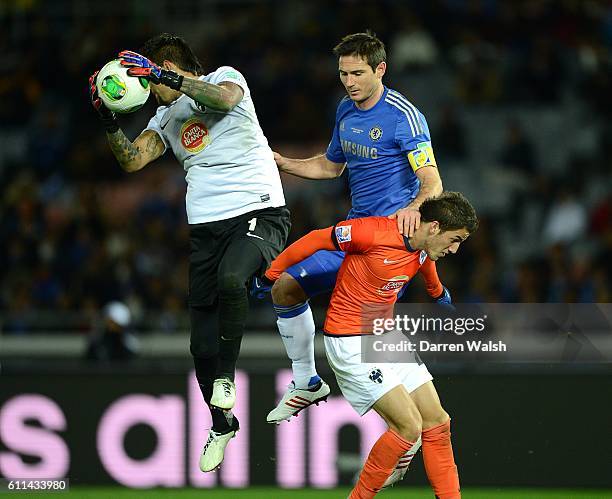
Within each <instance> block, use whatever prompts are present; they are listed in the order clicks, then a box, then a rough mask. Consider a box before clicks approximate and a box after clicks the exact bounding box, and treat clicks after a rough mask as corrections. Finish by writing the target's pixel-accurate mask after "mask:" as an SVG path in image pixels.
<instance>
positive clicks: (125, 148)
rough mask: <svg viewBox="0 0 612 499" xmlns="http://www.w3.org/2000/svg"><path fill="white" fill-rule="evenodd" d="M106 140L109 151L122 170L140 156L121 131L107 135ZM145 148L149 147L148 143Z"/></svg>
mask: <svg viewBox="0 0 612 499" xmlns="http://www.w3.org/2000/svg"><path fill="white" fill-rule="evenodd" d="M106 138H107V139H108V143H109V145H110V148H111V151H113V154H114V155H115V158H117V161H119V164H120V165H121V168H123V169H127V166H128V165H129V164H130V163H131V162H133V161H134V160H135V159H136V158H137V157H138V155H139V154H140V151H139V150H138V148H137V147H135V146H134V144H132V143H131V142H130V140H129V139H128V138H127V137H126V136H125V134H124V133H123V132H122V131H121V130H117V131H116V132H115V133H107V134H106ZM147 147H150V141H149V142H147Z"/></svg>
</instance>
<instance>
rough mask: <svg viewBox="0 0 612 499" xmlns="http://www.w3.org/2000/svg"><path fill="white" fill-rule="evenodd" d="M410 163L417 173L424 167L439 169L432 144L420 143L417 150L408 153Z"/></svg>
mask: <svg viewBox="0 0 612 499" xmlns="http://www.w3.org/2000/svg"><path fill="white" fill-rule="evenodd" d="M408 162H409V163H410V166H411V167H412V170H413V171H415V172H416V171H417V170H420V169H421V168H423V167H424V166H433V167H437V166H438V165H437V164H436V158H435V157H434V153H433V149H432V147H431V142H419V143H418V144H417V147H416V149H414V150H412V151H410V152H409V153H408Z"/></svg>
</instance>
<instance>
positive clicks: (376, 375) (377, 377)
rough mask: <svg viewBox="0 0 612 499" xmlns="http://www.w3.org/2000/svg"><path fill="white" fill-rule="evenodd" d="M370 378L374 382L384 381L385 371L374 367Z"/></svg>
mask: <svg viewBox="0 0 612 499" xmlns="http://www.w3.org/2000/svg"><path fill="white" fill-rule="evenodd" d="M370 379H371V380H372V381H373V382H374V383H379V384H380V383H382V382H383V373H382V371H381V370H380V369H378V368H376V369H372V370H371V371H370Z"/></svg>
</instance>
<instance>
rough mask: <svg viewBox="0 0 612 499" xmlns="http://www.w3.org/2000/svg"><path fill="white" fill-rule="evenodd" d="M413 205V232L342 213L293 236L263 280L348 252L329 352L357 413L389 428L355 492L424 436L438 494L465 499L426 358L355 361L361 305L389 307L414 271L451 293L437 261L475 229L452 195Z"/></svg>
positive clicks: (379, 481) (386, 480)
mask: <svg viewBox="0 0 612 499" xmlns="http://www.w3.org/2000/svg"><path fill="white" fill-rule="evenodd" d="M419 211H420V212H421V225H420V227H419V228H418V229H417V230H416V232H415V233H414V235H413V236H411V237H406V236H403V235H402V234H401V233H400V232H399V231H398V229H397V224H396V223H395V221H394V220H390V219H388V218H386V217H369V218H361V219H351V220H345V221H343V222H340V223H339V224H337V225H336V226H335V227H328V228H326V229H321V230H315V231H312V232H310V233H309V234H307V235H306V236H304V237H303V238H301V239H300V240H299V241H297V242H295V243H293V244H292V245H291V246H289V247H288V248H287V249H285V251H283V252H282V253H281V254H280V255H279V256H278V257H277V258H276V260H274V262H273V263H272V265H271V267H270V268H269V269H268V271H267V272H266V278H267V279H268V280H269V281H275V280H276V279H278V277H279V276H280V274H281V273H282V272H283V271H284V270H285V269H286V268H287V267H289V266H291V265H293V264H294V263H296V262H299V261H301V260H303V259H304V258H306V257H308V256H309V255H311V254H313V253H314V252H316V251H319V250H334V249H336V250H341V251H345V252H346V258H345V259H344V262H343V263H342V267H341V268H340V271H339V273H338V280H337V282H336V286H335V288H334V291H333V293H332V297H331V300H330V304H329V308H328V310H327V317H326V320H325V325H324V328H323V329H324V333H325V351H326V353H327V358H328V360H329V363H330V365H331V366H332V368H333V370H334V373H335V374H336V379H337V380H338V385H339V386H340V389H341V390H342V393H343V395H344V397H345V398H346V399H347V400H348V401H349V403H350V404H351V405H352V406H353V408H354V409H355V410H356V411H357V412H358V413H359V414H360V415H364V414H365V413H366V412H368V411H369V410H370V409H371V408H373V409H374V410H375V411H376V412H377V413H378V414H380V416H381V417H382V418H383V419H384V420H385V422H386V423H387V425H388V426H389V428H388V430H387V431H386V432H385V433H384V434H383V435H382V436H381V437H380V438H379V439H378V441H377V442H376V443H375V444H374V446H373V447H372V450H371V451H370V454H369V456H368V459H367V460H366V462H365V464H364V466H363V469H362V472H361V475H360V476H359V481H358V482H357V485H356V486H355V488H354V489H353V491H352V493H351V495H350V498H351V499H365V498H370V497H374V496H375V495H376V494H377V493H378V492H379V491H380V490H381V488H383V487H384V486H386V485H389V484H390V483H393V482H394V481H396V480H397V479H401V477H402V476H403V473H405V468H406V466H407V462H409V461H410V459H412V456H413V455H414V454H415V453H416V451H417V450H418V447H419V445H420V443H421V441H422V447H423V459H424V461H425V470H426V472H427V476H428V478H429V481H430V483H431V485H432V488H433V490H434V492H435V494H436V497H437V498H438V499H457V498H460V497H461V493H460V491H459V475H458V473H457V466H456V465H455V460H454V457H453V450H452V445H451V440H450V417H449V415H448V413H447V412H446V411H445V410H444V409H443V408H442V405H441V404H440V399H439V397H438V394H437V392H436V389H435V388H434V385H433V383H432V377H431V374H429V371H428V370H427V368H426V367H425V365H424V364H422V363H417V362H414V363H406V364H389V363H386V364H380V365H373V364H367V363H362V362H361V339H360V336H362V335H364V334H373V333H372V328H371V327H368V324H370V325H371V322H369V321H368V320H365V321H364V318H363V305H364V304H368V305H371V306H372V307H374V309H376V308H379V309H381V311H382V312H383V313H385V312H386V313H388V312H389V311H392V307H393V304H394V303H395V301H396V300H397V294H398V293H399V291H400V289H401V288H402V286H403V285H404V284H405V283H406V282H408V281H409V280H410V279H412V278H413V277H414V276H415V275H416V274H417V272H421V274H423V276H424V277H425V281H426V285H427V290H428V293H429V294H430V295H431V296H432V297H434V298H438V297H439V296H440V295H442V294H443V293H447V291H446V290H445V288H444V287H443V286H442V284H441V283H440V280H439V278H438V275H437V272H436V268H435V264H434V262H435V261H436V260H438V259H439V258H441V257H444V256H446V255H448V254H449V253H456V252H457V250H458V249H459V245H460V244H461V243H462V242H463V241H465V240H466V239H467V238H468V236H469V235H470V234H471V233H472V232H474V231H475V230H476V229H477V227H478V219H477V218H476V212H475V211H474V208H473V207H472V205H471V204H470V203H469V201H468V200H467V199H465V197H463V196H462V195H461V194H460V193H457V192H446V193H443V194H441V195H440V196H438V197H436V198H431V199H428V200H426V201H425V202H424V203H423V204H422V205H421V207H420V208H419ZM385 309H386V310H385ZM364 326H365V327H364ZM400 465H404V466H400ZM402 467H403V468H404V470H403V472H402V470H401V468H402ZM398 468H399V472H398ZM392 475H395V477H392Z"/></svg>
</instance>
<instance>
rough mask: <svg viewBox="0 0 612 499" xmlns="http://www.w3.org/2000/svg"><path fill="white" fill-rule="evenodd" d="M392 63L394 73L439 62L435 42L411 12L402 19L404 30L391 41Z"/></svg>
mask: <svg viewBox="0 0 612 499" xmlns="http://www.w3.org/2000/svg"><path fill="white" fill-rule="evenodd" d="M390 61H391V64H392V67H393V68H394V71H405V70H408V69H410V68H419V67H428V66H433V65H434V64H436V62H437V61H438V48H437V47H436V42H435V40H434V39H433V38H432V36H431V35H430V34H429V33H428V32H427V30H426V29H425V28H424V27H423V26H422V25H421V22H420V21H419V19H418V18H417V17H415V16H414V15H412V14H411V13H410V12H407V13H406V15H405V16H403V17H402V30H401V31H399V32H398V33H396V34H395V36H394V37H393V39H392V41H391V44H390Z"/></svg>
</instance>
